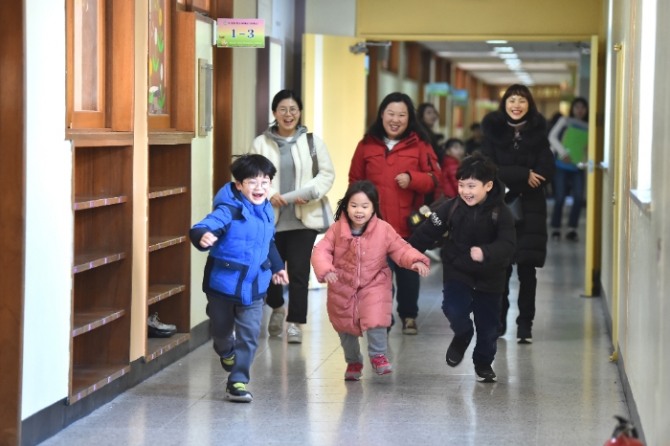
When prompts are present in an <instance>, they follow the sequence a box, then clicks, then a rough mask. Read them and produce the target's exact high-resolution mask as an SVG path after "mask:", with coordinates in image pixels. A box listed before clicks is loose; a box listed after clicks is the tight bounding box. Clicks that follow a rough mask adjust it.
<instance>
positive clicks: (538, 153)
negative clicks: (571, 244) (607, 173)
mask: <svg viewBox="0 0 670 446" xmlns="http://www.w3.org/2000/svg"><path fill="white" fill-rule="evenodd" d="M482 130H483V133H484V140H483V143H482V148H481V151H482V152H483V153H484V154H486V155H488V156H489V157H491V159H493V161H495V163H496V164H497V165H498V177H499V178H500V180H501V181H502V182H503V183H504V184H505V186H506V187H507V188H508V189H509V192H508V195H507V198H506V201H508V202H509V201H510V200H511V199H513V198H514V197H516V196H519V195H520V196H521V203H522V209H523V220H522V221H520V222H519V223H517V226H516V232H517V245H516V246H517V247H516V253H515V255H514V260H513V262H514V263H516V265H517V274H518V276H519V299H518V302H519V317H517V319H516V323H517V341H518V342H519V343H520V344H528V343H531V342H532V339H533V337H532V332H531V330H532V327H533V318H534V317H535V292H536V288H537V278H536V271H535V268H541V267H542V266H544V261H545V258H546V256H547V202H546V198H545V194H544V187H545V185H547V184H551V180H552V178H553V175H554V156H553V154H552V152H551V149H550V147H549V140H548V139H547V123H546V120H545V119H544V117H543V116H542V115H541V114H540V112H538V110H537V106H536V105H535V101H534V100H533V96H532V94H531V92H530V90H529V89H528V87H526V86H524V85H519V84H515V85H512V86H510V87H509V88H508V89H507V91H505V94H504V95H503V97H502V99H501V100H500V106H499V107H498V110H496V111H493V112H491V113H489V114H488V115H486V116H485V117H484V119H483V120H482ZM511 276H512V266H510V267H509V269H508V271H507V286H506V289H505V292H504V293H503V309H502V313H501V315H500V317H501V319H500V320H501V325H500V331H499V334H500V335H501V336H502V335H503V334H504V333H505V331H506V329H507V323H506V321H507V310H508V309H509V279H510V277H511Z"/></svg>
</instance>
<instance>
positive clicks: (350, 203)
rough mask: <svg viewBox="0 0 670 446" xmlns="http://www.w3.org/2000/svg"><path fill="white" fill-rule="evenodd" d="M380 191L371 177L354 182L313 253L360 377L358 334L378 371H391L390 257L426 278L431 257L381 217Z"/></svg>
mask: <svg viewBox="0 0 670 446" xmlns="http://www.w3.org/2000/svg"><path fill="white" fill-rule="evenodd" d="M381 217H382V216H381V214H380V211H379V195H378V194H377V189H376V188H375V186H374V185H373V184H372V183H371V182H370V181H357V182H355V183H352V184H351V185H350V186H349V189H348V190H347V192H346V194H345V195H344V198H342V200H340V202H339V205H338V207H337V211H336V212H335V223H334V224H333V225H332V226H331V227H330V229H328V231H327V232H326V235H325V236H324V237H323V239H321V241H319V243H317V244H316V246H315V247H314V251H313V252H312V265H313V266H314V274H315V275H316V277H317V279H318V280H319V281H320V282H326V283H328V301H327V308H328V317H329V319H330V323H331V324H332V325H333V328H334V329H335V331H336V332H337V333H338V334H339V336H340V342H341V344H342V349H343V350H344V359H345V361H346V363H347V369H346V371H345V373H344V379H345V380H347V381H358V380H359V379H360V377H361V371H362V369H363V358H362V356H361V348H360V344H359V340H358V338H359V337H361V336H363V333H365V334H366V335H367V338H368V356H369V358H370V363H371V364H372V368H373V369H374V371H375V372H376V373H377V374H378V375H386V374H388V373H391V372H392V366H391V363H390V362H389V360H388V357H387V341H388V339H387V329H388V328H389V327H390V326H391V315H392V313H393V294H392V292H391V278H392V274H391V271H390V267H389V263H388V261H387V256H388V257H390V258H391V259H393V262H394V263H395V264H396V265H398V266H399V267H401V268H407V269H411V270H413V271H415V272H417V273H418V274H419V275H421V276H423V277H425V276H427V275H428V273H429V272H430V260H429V259H428V257H426V256H425V255H423V254H421V253H420V252H419V251H417V250H416V249H414V248H412V247H411V246H410V245H409V243H407V242H406V241H405V240H404V239H403V238H402V237H400V236H399V235H398V233H397V232H396V231H395V230H394V229H393V227H392V226H391V225H390V224H388V223H387V222H385V221H384V220H382V219H381Z"/></svg>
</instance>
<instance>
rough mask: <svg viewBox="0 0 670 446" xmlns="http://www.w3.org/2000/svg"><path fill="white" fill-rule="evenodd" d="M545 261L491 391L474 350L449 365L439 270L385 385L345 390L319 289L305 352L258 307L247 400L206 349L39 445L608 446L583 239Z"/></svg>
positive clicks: (618, 409)
mask: <svg viewBox="0 0 670 446" xmlns="http://www.w3.org/2000/svg"><path fill="white" fill-rule="evenodd" d="M581 233H582V234H583V230H582V231H581ZM548 252H549V255H548V261H547V265H546V266H545V267H544V268H543V269H540V270H538V293H537V315H536V318H535V324H534V327H533V344H532V345H519V344H517V342H516V324H515V323H514V320H515V318H516V314H517V308H516V291H517V287H518V283H517V282H516V281H515V280H513V281H512V287H513V290H512V296H511V297H512V298H513V301H512V303H511V308H510V313H509V315H508V330H507V333H506V335H505V336H504V338H501V339H499V341H498V353H497V356H496V360H495V363H494V364H493V368H494V370H495V372H496V374H497V375H498V382H497V383H493V384H485V383H479V382H477V380H476V379H475V374H474V369H473V366H472V362H471V359H470V357H471V354H472V348H473V346H474V341H473V343H472V344H471V345H470V347H469V349H468V351H467V352H466V355H465V358H464V360H463V362H462V363H461V364H460V365H459V366H457V367H456V368H451V367H448V366H447V365H446V363H445V352H446V349H447V346H448V345H449V342H450V341H451V339H452V332H451V330H450V328H449V326H448V323H447V320H446V318H445V317H444V315H443V314H442V311H441V308H440V306H441V300H442V293H441V290H442V287H441V266H440V264H439V263H434V264H433V267H432V268H431V275H430V276H429V277H427V278H425V279H423V280H422V292H421V298H420V302H419V308H420V314H419V317H418V325H419V334H418V335H417V336H406V335H402V333H401V331H400V327H399V326H398V325H399V324H397V325H396V326H395V327H394V328H393V329H392V330H391V333H390V336H389V347H390V352H389V353H390V360H391V362H392V364H393V367H394V370H393V374H391V375H386V376H377V375H375V374H374V373H373V372H372V369H371V367H370V364H369V362H367V361H366V363H365V364H364V368H363V377H362V379H361V381H360V382H345V381H344V380H343V374H344V370H345V367H346V366H345V363H344V358H343V354H342V350H341V348H340V347H339V339H338V337H337V335H336V333H335V332H334V330H333V329H332V327H331V325H330V323H329V322H328V318H327V315H326V310H325V300H326V291H325V290H323V289H319V290H314V291H312V292H311V294H310V301H309V304H310V310H309V321H308V324H307V325H306V326H305V327H304V337H303V343H302V344H287V343H286V341H285V339H283V338H270V339H268V336H267V321H268V318H269V314H270V311H269V309H268V308H267V307H266V311H265V317H264V323H263V327H264V328H263V331H262V333H261V339H260V344H259V349H258V352H257V356H256V360H255V362H254V365H253V368H252V374H251V383H250V384H249V386H248V389H249V390H250V391H251V392H252V393H253V396H254V400H253V402H252V403H250V404H243V403H232V402H228V401H226V400H225V382H226V375H227V373H225V372H224V371H223V370H222V368H221V366H220V364H219V359H218V358H217V357H216V355H215V353H214V351H213V349H212V346H211V341H210V342H207V343H206V344H204V345H202V346H200V347H199V348H197V349H196V350H194V351H192V352H191V353H190V354H188V355H187V356H185V357H183V358H182V359H180V360H179V361H177V362H175V363H173V364H171V365H170V366H168V367H166V368H165V369H163V370H162V371H161V372H159V373H157V374H156V375H154V376H152V377H150V378H149V379H147V380H146V381H144V382H142V383H141V384H139V385H138V386H136V387H134V388H132V389H129V390H128V391H126V392H125V393H123V394H121V395H119V396H118V397H117V398H116V399H114V400H113V401H112V402H110V403H108V404H106V405H104V406H102V407H100V408H99V409H97V410H96V411H94V412H93V413H91V414H90V415H88V416H86V417H85V418H83V419H81V420H79V421H77V422H75V423H73V424H72V425H70V426H68V427H67V428H65V429H64V430H62V431H61V432H59V433H58V434H56V435H55V436H54V437H51V438H50V439H48V440H46V441H45V442H43V443H42V444H43V445H48V446H57V445H67V446H70V445H89V444H96V446H104V445H161V446H170V445H175V446H176V445H198V446H205V445H245V446H251V445H266V444H276V445H319V446H322V445H330V446H336V445H368V444H370V445H407V444H410V445H461V446H462V445H477V446H480V445H494V444H500V445H564V444H570V445H582V446H587V445H598V446H599V445H602V444H603V443H604V442H605V440H607V439H608V438H609V436H610V434H611V433H612V431H613V429H614V427H615V424H616V423H615V420H614V418H613V416H614V415H621V416H624V417H626V418H630V417H629V410H628V406H627V403H626V401H625V396H624V392H623V386H622V383H621V379H620V376H619V371H618V369H617V365H616V364H615V363H612V362H610V361H609V357H610V354H611V342H610V336H609V334H608V332H607V328H606V323H605V317H604V314H603V309H602V304H601V299H600V298H584V297H581V296H580V293H582V276H583V256H584V245H583V242H580V243H572V242H568V241H565V240H563V241H561V242H556V241H551V240H550V241H549V249H548ZM515 277H516V274H514V275H513V278H514V279H515ZM394 307H395V305H394ZM362 348H363V351H364V352H365V351H366V350H365V348H366V346H365V344H364V343H363V344H362Z"/></svg>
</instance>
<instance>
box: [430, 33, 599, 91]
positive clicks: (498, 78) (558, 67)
mask: <svg viewBox="0 0 670 446" xmlns="http://www.w3.org/2000/svg"><path fill="white" fill-rule="evenodd" d="M503 42H504V41H500V43H493V42H484V41H480V42H447V41H443V42H420V43H421V44H422V45H423V46H425V47H426V48H428V49H430V50H431V51H433V52H434V53H436V55H437V56H438V57H443V58H445V59H449V60H450V61H452V62H453V63H455V64H456V66H457V67H459V68H461V69H463V70H465V71H468V72H469V73H471V74H472V75H473V76H474V77H475V78H477V79H479V80H481V81H482V82H484V83H486V84H489V85H510V84H514V83H522V84H526V85H561V86H564V87H565V86H570V85H572V83H573V81H574V77H575V73H576V72H577V71H578V68H579V62H580V59H581V57H582V56H583V55H586V54H589V52H590V51H589V45H588V43H584V42H514V41H510V42H507V43H503ZM514 55H516V56H517V57H514ZM508 59H509V60H510V61H509V62H507V63H506V60H508Z"/></svg>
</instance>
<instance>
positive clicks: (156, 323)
mask: <svg viewBox="0 0 670 446" xmlns="http://www.w3.org/2000/svg"><path fill="white" fill-rule="evenodd" d="M176 332H177V326H176V325H174V324H164V323H163V322H161V320H160V319H159V318H158V313H154V314H152V315H151V316H149V317H148V318H147V334H148V335H149V337H150V338H169V337H170V336H172V335H173V334H175V333H176Z"/></svg>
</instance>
